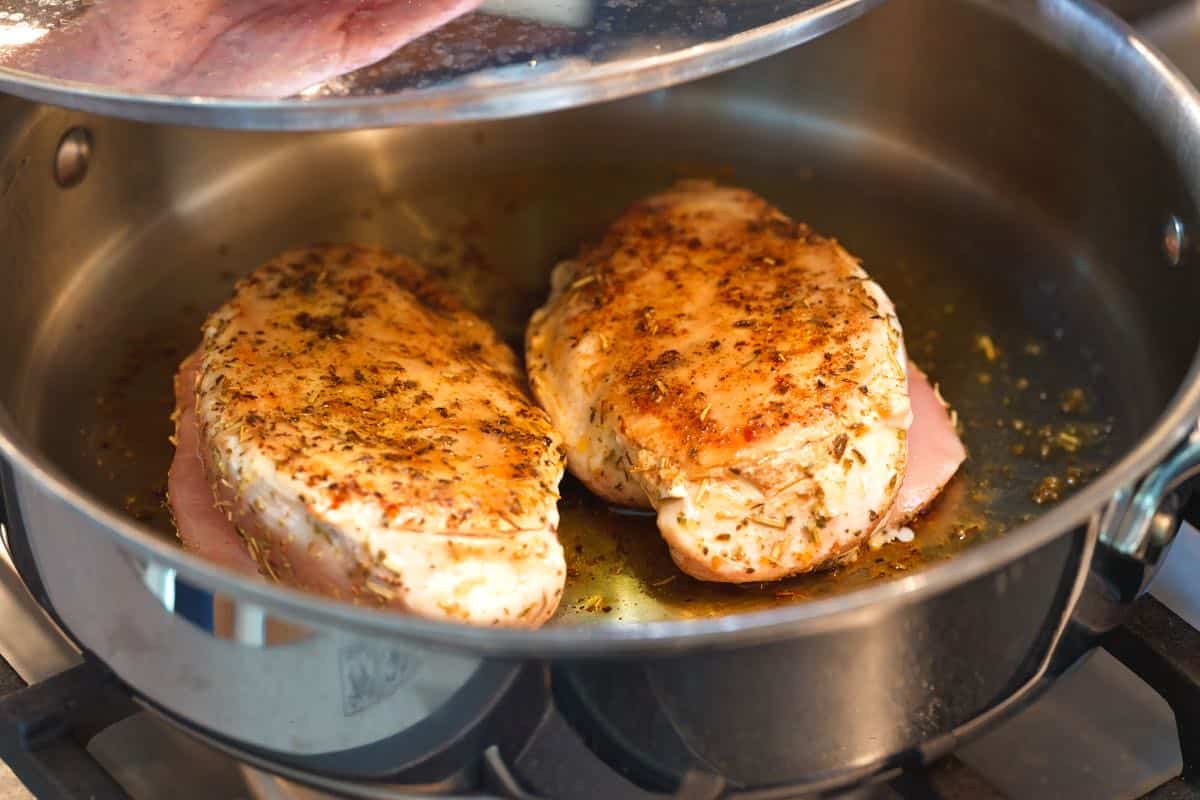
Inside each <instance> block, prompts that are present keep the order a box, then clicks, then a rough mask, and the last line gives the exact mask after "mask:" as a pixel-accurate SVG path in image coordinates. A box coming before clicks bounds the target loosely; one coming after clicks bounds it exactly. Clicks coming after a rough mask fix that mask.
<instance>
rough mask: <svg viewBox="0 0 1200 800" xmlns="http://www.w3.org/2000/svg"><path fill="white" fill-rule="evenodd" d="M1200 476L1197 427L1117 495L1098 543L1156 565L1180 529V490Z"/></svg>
mask: <svg viewBox="0 0 1200 800" xmlns="http://www.w3.org/2000/svg"><path fill="white" fill-rule="evenodd" d="M1196 475H1200V424H1198V425H1197V426H1196V427H1194V428H1193V429H1192V432H1191V434H1190V435H1189V436H1188V437H1187V439H1185V440H1184V441H1183V443H1182V444H1180V445H1179V446H1178V447H1176V448H1175V450H1174V451H1173V452H1172V453H1171V454H1170V455H1169V456H1168V457H1167V459H1166V460H1165V461H1163V463H1162V464H1160V465H1159V466H1158V467H1156V468H1155V469H1154V470H1153V471H1151V472H1150V474H1149V475H1147V476H1146V477H1145V479H1143V480H1142V482H1141V484H1139V485H1138V486H1137V487H1136V490H1134V489H1130V488H1126V489H1122V490H1121V491H1120V492H1118V493H1117V496H1116V497H1114V498H1113V501H1112V503H1110V505H1109V507H1108V508H1107V509H1106V510H1105V512H1104V515H1103V517H1102V518H1101V521H1100V532H1099V540H1100V543H1101V544H1102V545H1104V546H1106V547H1107V548H1109V549H1110V550H1111V551H1113V552H1114V553H1116V554H1118V555H1120V556H1124V557H1126V558H1130V559H1134V560H1136V561H1138V562H1141V563H1145V564H1156V563H1157V562H1158V561H1159V559H1160V558H1161V557H1162V555H1163V553H1164V551H1165V550H1166V549H1167V547H1168V546H1169V545H1170V544H1171V541H1172V540H1173V539H1174V538H1175V534H1176V532H1177V531H1178V530H1179V522H1180V509H1181V508H1182V506H1183V502H1182V498H1181V497H1180V493H1179V491H1178V490H1179V488H1180V487H1181V486H1183V484H1185V483H1186V482H1187V481H1189V480H1190V479H1192V478H1194V477H1195V476H1196Z"/></svg>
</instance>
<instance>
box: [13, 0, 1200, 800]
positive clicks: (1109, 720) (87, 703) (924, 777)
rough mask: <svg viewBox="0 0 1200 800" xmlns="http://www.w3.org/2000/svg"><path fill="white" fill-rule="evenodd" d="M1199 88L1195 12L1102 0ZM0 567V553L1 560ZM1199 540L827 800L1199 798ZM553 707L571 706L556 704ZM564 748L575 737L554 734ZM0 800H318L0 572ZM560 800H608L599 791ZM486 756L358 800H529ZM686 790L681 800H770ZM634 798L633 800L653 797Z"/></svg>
mask: <svg viewBox="0 0 1200 800" xmlns="http://www.w3.org/2000/svg"><path fill="white" fill-rule="evenodd" d="M1110 5H1112V6H1113V7H1114V10H1116V11H1117V12H1118V13H1121V14H1122V15H1123V16H1125V17H1126V18H1129V19H1132V20H1134V21H1135V23H1136V24H1137V25H1138V26H1139V28H1140V29H1141V30H1142V32H1143V33H1144V34H1145V35H1146V36H1147V38H1149V39H1150V40H1151V41H1152V42H1153V43H1155V44H1156V45H1158V46H1159V47H1160V49H1162V50H1163V52H1164V53H1165V54H1166V55H1167V56H1168V58H1170V59H1172V60H1173V61H1174V62H1175V63H1176V64H1178V65H1179V66H1180V67H1181V69H1183V70H1184V71H1185V72H1187V73H1188V74H1189V75H1190V76H1191V77H1192V79H1193V80H1195V81H1197V82H1198V83H1200V0H1194V1H1193V2H1191V3H1187V4H1179V5H1171V6H1170V7H1167V8H1166V9H1165V10H1163V9H1162V5H1161V3H1160V2H1158V1H1157V0H1114V2H1112V3H1110ZM2 555H3V552H2V549H0V556H2ZM1198 574H1200V532H1198V531H1196V530H1195V529H1193V528H1190V527H1189V526H1185V527H1184V529H1183V530H1182V531H1181V533H1180V536H1179V538H1178V540H1177V541H1176V543H1175V545H1174V546H1173V548H1172V551H1171V553H1170V556H1169V558H1168V559H1167V562H1166V565H1165V566H1164V568H1163V570H1162V572H1161V573H1160V575H1159V576H1158V577H1157V579H1156V581H1155V583H1154V584H1153V585H1152V587H1151V590H1150V595H1149V596H1147V597H1145V598H1143V599H1142V600H1141V601H1140V602H1139V604H1138V605H1137V607H1136V608H1135V611H1134V613H1133V615H1132V617H1131V618H1130V619H1129V621H1128V622H1127V624H1126V625H1125V626H1124V627H1122V628H1121V629H1119V630H1117V631H1116V632H1114V633H1113V634H1112V635H1110V637H1109V638H1108V639H1107V640H1106V642H1105V645H1104V648H1103V649H1101V650H1098V651H1096V652H1095V653H1094V654H1093V655H1092V656H1091V657H1090V658H1088V659H1087V660H1085V661H1084V662H1083V663H1082V664H1080V665H1079V666H1078V667H1076V668H1075V669H1074V670H1073V671H1071V672H1070V673H1068V674H1067V675H1066V676H1064V677H1063V678H1062V679H1060V680H1059V681H1058V682H1057V683H1055V684H1054V686H1053V687H1052V688H1051V689H1050V690H1048V691H1047V692H1046V693H1045V694H1043V695H1042V696H1041V697H1040V698H1038V699H1037V700H1036V701H1035V702H1034V703H1032V704H1031V705H1029V706H1028V707H1026V708H1025V709H1023V710H1022V711H1020V712H1019V713H1017V714H1016V715H1015V716H1013V717H1011V718H1010V719H1008V720H1006V721H1005V722H1003V723H1002V724H1000V725H999V726H997V727H996V728H994V729H993V730H991V731H990V732H988V733H987V734H986V735H985V736H983V737H981V738H979V739H977V740H974V741H971V742H970V743H968V744H966V745H964V746H963V747H961V748H959V749H958V750H957V751H956V752H955V753H954V754H953V755H952V756H950V757H947V758H945V759H943V760H942V761H940V762H937V763H935V764H933V765H931V766H928V767H924V768H921V769H919V770H915V771H905V772H898V773H895V774H890V775H887V776H885V780H884V781H883V782H881V783H878V784H875V785H871V786H867V787H861V788H858V789H854V790H852V791H850V792H848V793H843V794H841V795H837V796H839V797H846V798H853V799H854V800H877V799H878V800H909V799H915V798H921V799H922V800H939V799H941V800H992V799H993V798H995V799H996V800H999V799H1000V798H1012V799H1013V800H1017V799H1020V800H1052V799H1056V798H1089V800H1092V799H1094V800H1134V799H1135V798H1152V799H1153V800H1185V799H1186V800H1200V580H1197V579H1196V575H1198ZM559 699H560V701H563V702H569V699H566V700H564V699H563V698H559ZM561 733H562V735H564V736H566V735H574V734H573V733H569V732H567V731H562V732H561ZM0 756H2V757H3V758H4V760H5V761H6V762H7V767H6V766H5V765H3V764H0V800H18V798H20V799H21V800H24V798H28V797H31V796H35V797H44V798H48V799H49V800H83V799H84V798H95V799H96V800H109V799H110V798H111V799H112V800H117V799H118V798H131V799H132V800H152V799H156V798H162V797H170V798H172V800H191V799H192V798H197V799H199V798H205V800H209V799H211V798H228V799H229V800H242V799H244V800H292V799H295V800H323V799H324V798H333V797H338V796H340V795H339V794H338V793H337V789H336V787H335V786H334V785H333V784H330V785H327V786H325V787H323V788H312V787H310V786H305V785H301V784H300V783H297V782H293V781H291V780H288V779H286V778H284V777H279V776H277V775H274V774H271V773H268V772H267V771H264V770H262V769H259V768H258V767H256V766H255V765H253V764H250V763H246V762H245V761H244V760H239V759H237V758H234V757H232V756H231V755H229V754H228V753H226V752H224V751H223V750H221V749H220V744H219V743H216V742H202V741H199V740H197V739H195V738H193V737H192V736H190V735H188V734H185V733H183V732H182V731H180V730H179V729H177V728H176V727H175V726H174V724H173V723H172V722H170V721H169V720H168V719H167V718H166V717H165V716H163V715H161V714H159V713H158V712H156V711H155V710H153V709H148V708H145V707H143V706H141V705H138V704H137V703H136V702H135V701H134V700H133V699H131V698H130V697H129V696H128V694H126V693H125V692H124V691H123V690H121V688H120V687H119V686H117V685H116V683H115V682H113V681H112V680H111V679H110V677H109V676H108V675H107V673H106V672H105V671H104V670H103V669H102V668H100V667H99V666H98V665H95V664H92V663H88V662H86V661H84V660H83V659H81V657H80V655H79V654H78V653H77V652H76V651H75V650H74V649H73V648H72V647H71V646H70V645H69V644H68V643H67V642H66V640H65V638H64V637H62V635H61V634H60V633H58V632H57V630H56V629H55V627H54V624H53V623H52V622H51V621H50V620H49V619H48V618H47V617H46V615H45V614H44V613H43V612H42V611H41V610H40V608H39V607H38V606H37V604H36V603H35V602H34V601H33V599H32V598H31V597H30V596H29V594H28V593H27V592H26V590H25V588H24V587H23V586H22V585H21V583H20V581H19V579H18V578H17V576H16V574H15V571H14V570H13V568H12V565H11V563H8V562H7V560H5V559H2V558H0ZM542 766H543V768H545V769H557V770H560V771H574V770H578V771H579V773H580V774H579V775H578V776H577V781H578V784H579V785H580V786H588V787H589V788H588V789H586V790H581V791H582V792H583V794H581V795H579V796H578V797H577V798H575V797H573V798H572V800H622V798H618V797H615V796H613V795H612V794H611V793H609V792H608V791H607V790H606V788H605V786H604V784H601V783H596V784H592V785H590V784H589V782H588V780H587V778H588V776H587V774H586V770H587V769H588V768H589V767H588V765H581V764H573V763H570V761H569V760H564V761H563V762H562V763H555V764H544V765H542ZM522 786H523V784H522V782H521V781H518V780H516V779H514V778H513V775H512V773H511V771H510V769H509V767H508V766H507V765H506V763H505V759H504V758H503V757H502V756H501V755H500V754H499V751H498V750H497V749H496V748H491V749H490V750H488V751H487V752H485V753H484V757H483V758H482V759H470V760H469V763H468V762H467V761H466V760H465V761H464V768H463V770H462V771H461V772H460V773H458V774H456V776H455V777H454V778H453V779H452V780H450V781H449V782H443V783H441V784H438V785H436V786H428V785H426V786H387V787H384V786H375V787H373V788H372V789H371V790H370V791H369V792H367V790H363V789H361V787H360V788H358V789H356V791H358V792H360V793H364V792H365V793H364V794H363V796H369V797H380V798H384V797H386V798H408V797H412V798H417V797H422V796H428V795H430V794H432V793H436V794H438V795H439V796H453V797H463V798H480V799H482V798H519V799H520V800H529V799H531V798H533V795H530V794H527V793H526V790H525V789H523V788H522ZM722 792H723V790H722V787H716V786H713V785H711V784H705V783H704V782H702V781H701V782H697V783H695V784H689V783H688V782H686V781H685V784H684V786H682V787H681V788H680V789H679V790H678V791H677V792H676V794H675V795H674V796H675V797H679V798H683V800H716V798H717V797H726V798H740V799H741V800H775V799H776V798H778V799H779V800H782V798H785V797H790V796H792V795H788V794H786V793H781V792H779V791H772V792H770V793H769V794H763V793H741V794H739V793H737V792H733V793H729V792H724V793H722ZM584 795H587V796H584ZM667 796H668V795H652V794H649V793H640V794H639V795H638V797H639V798H646V799H648V798H653V797H663V798H665V797H667Z"/></svg>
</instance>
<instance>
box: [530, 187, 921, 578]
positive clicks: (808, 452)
mask: <svg viewBox="0 0 1200 800" xmlns="http://www.w3.org/2000/svg"><path fill="white" fill-rule="evenodd" d="M526 344H527V362H528V368H529V372H530V381H531V384H532V386H533V390H534V393H535V395H536V397H537V399H538V400H539V402H540V403H541V404H542V405H543V407H544V408H545V409H546V410H547V411H548V412H549V414H550V418H551V419H552V420H553V422H554V425H555V427H556V428H557V429H558V430H559V432H560V433H561V434H562V436H563V439H564V444H565V446H566V449H567V454H568V463H569V466H570V468H571V470H572V472H573V473H574V474H575V475H577V476H578V477H579V478H580V479H581V480H583V481H584V482H585V483H586V484H587V485H588V486H589V487H590V488H591V489H592V490H593V491H594V492H596V493H598V494H600V495H602V496H604V497H606V498H608V499H609V500H611V501H613V502H615V503H619V504H624V505H632V506H647V507H653V508H654V509H656V510H657V515H658V525H659V529H660V531H661V532H662V535H663V537H664V538H665V539H666V541H667V544H668V545H669V547H670V550H671V554H672V557H673V558H674V559H675V561H676V562H677V563H678V564H679V566H680V567H681V568H682V569H683V570H684V571H685V572H687V573H689V574H691V575H693V576H695V577H698V578H701V579H706V580H718V581H730V582H742V581H762V580H771V579H776V578H782V577H784V576H787V575H792V574H796V573H801V572H806V571H809V570H813V569H816V568H818V567H820V566H822V565H825V564H829V563H830V562H832V561H833V560H836V559H838V558H840V557H843V556H846V555H847V554H850V553H852V552H854V551H855V550H856V549H857V548H858V547H859V545H861V544H862V543H863V542H864V541H866V540H867V538H868V537H870V536H871V534H872V533H874V532H875V531H876V530H877V529H879V528H880V527H881V526H883V525H884V524H885V522H886V521H887V518H888V516H889V512H890V511H891V509H892V506H893V502H894V501H895V499H896V497H897V492H898V490H899V488H900V484H901V481H902V480H903V478H904V476H905V467H906V462H907V458H908V447H907V433H908V428H909V425H910V423H911V418H912V414H911V411H910V404H909V394H908V382H907V379H906V374H905V368H906V357H905V351H904V344H903V339H902V335H901V329H900V325H899V322H898V320H897V319H896V315H895V311H894V309H893V306H892V303H891V302H890V300H889V299H888V298H887V296H886V295H885V294H884V292H883V291H882V289H880V288H879V286H877V285H876V284H875V283H874V282H872V281H871V280H870V278H869V277H868V275H867V274H866V272H864V271H863V269H862V268H861V267H860V266H859V264H858V262H857V261H856V260H855V259H854V258H853V257H851V256H850V255H849V254H848V253H847V252H846V251H845V250H843V249H842V248H841V247H840V246H839V245H838V244H837V243H836V242H835V241H833V240H830V239H826V238H822V237H821V236H818V235H817V234H815V233H813V232H812V231H810V230H809V229H808V228H807V227H806V226H804V225H802V224H799V223H797V222H794V221H793V220H791V219H789V218H788V217H787V216H785V215H784V214H783V213H781V212H780V211H778V210H777V209H775V208H773V207H772V206H771V205H770V204H768V203H767V202H766V201H765V200H763V199H762V198H760V197H758V196H756V195H754V194H753V193H751V192H748V191H745V190H742V189H735V188H725V187H719V186H715V185H713V184H710V183H706V182H685V183H682V184H679V185H677V186H675V187H673V188H672V189H670V190H669V191H666V192H664V193H661V194H659V195H656V196H653V197H650V198H648V199H646V200H644V201H642V202H639V203H636V204H635V205H634V206H632V207H631V208H630V209H629V210H628V211H627V212H626V213H625V214H624V215H623V216H621V217H620V219H618V220H617V221H616V223H615V224H614V225H613V226H612V227H611V229H610V230H609V231H608V233H607V234H606V235H605V236H604V237H603V239H602V240H601V241H600V242H599V243H598V244H596V245H594V246H589V247H585V248H584V249H583V250H582V252H581V253H580V254H579V256H578V257H577V258H575V259H573V260H571V261H568V262H565V263H563V264H561V265H559V266H558V268H557V269H556V270H555V273H554V276H553V287H552V293H551V296H550V299H549V300H548V302H547V303H546V305H545V306H544V307H543V308H542V309H541V310H540V311H538V312H537V313H536V314H535V315H534V318H533V320H532V321H531V323H530V326H529V329H528V334H527V342H526Z"/></svg>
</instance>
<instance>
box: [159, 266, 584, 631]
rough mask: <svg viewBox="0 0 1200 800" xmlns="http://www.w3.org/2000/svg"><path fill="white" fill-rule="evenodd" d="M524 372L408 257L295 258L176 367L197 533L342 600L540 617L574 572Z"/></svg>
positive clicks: (512, 619)
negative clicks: (561, 537)
mask: <svg viewBox="0 0 1200 800" xmlns="http://www.w3.org/2000/svg"><path fill="white" fill-rule="evenodd" d="M193 375H194V377H191V376H193ZM522 385H523V384H522V379H521V376H520V373H519V370H518V367H517V363H516V359H515V357H514V355H513V353H512V351H511V350H510V349H509V348H508V347H507V346H505V345H504V344H503V343H502V342H501V341H500V340H499V339H498V338H497V336H496V335H495V333H494V332H493V331H492V329H491V328H490V327H489V326H488V325H487V323H485V322H484V321H483V320H481V319H479V318H478V317H477V316H475V315H474V314H473V313H471V312H469V311H467V310H466V309H464V308H463V307H462V306H461V305H460V303H459V302H458V301H457V300H456V298H455V297H454V296H453V295H451V294H449V293H448V292H447V291H446V290H444V289H443V288H442V287H440V286H438V285H437V284H435V283H434V282H433V281H432V280H431V279H430V278H429V277H428V275H427V274H426V272H425V271H424V270H423V269H422V268H421V267H420V266H419V265H417V264H415V263H414V262H412V261H410V260H407V259H405V258H401V257H399V256H395V255H392V254H389V253H385V252H381V251H376V250H366V249H362V248H357V247H342V246H323V247H314V248H311V249H305V250H298V251H293V252H289V253H285V254H283V255H281V256H279V257H278V258H276V259H274V260H272V261H271V262H269V263H267V264H266V265H265V266H263V267H262V268H260V269H259V270H257V271H256V272H255V273H253V274H252V275H251V276H250V277H248V278H247V279H245V280H243V281H241V282H240V283H239V284H238V286H237V289H236V291H235V293H234V296H233V298H232V299H231V300H230V302H229V303H227V304H226V305H225V306H224V307H222V308H221V309H220V310H218V311H217V312H216V313H214V314H213V315H212V316H211V317H210V319H209V321H208V323H207V324H206V326H205V329H204V340H203V344H202V346H201V349H200V351H199V353H198V356H197V357H195V358H193V359H191V360H189V362H188V363H185V366H184V370H183V371H182V377H181V380H180V382H179V387H180V389H179V391H180V392H181V397H180V401H179V410H180V412H181V413H180V415H179V421H178V426H179V431H178V434H177V438H178V441H179V443H180V448H179V450H178V452H177V454H176V460H175V464H174V465H173V467H172V475H171V504H172V507H173V509H174V510H175V516H176V520H177V523H178V525H179V529H180V534H181V537H182V539H183V540H184V543H185V546H189V547H191V548H192V549H195V550H199V551H202V552H208V553H217V554H220V553H225V555H226V556H227V557H228V558H233V559H237V558H241V559H243V560H245V556H244V555H243V554H248V555H249V556H250V558H252V559H253V562H254V565H255V566H256V567H257V569H258V571H259V572H261V573H262V574H264V575H266V576H268V577H270V578H273V579H277V580H279V581H280V582H283V583H287V584H291V585H295V586H299V587H301V588H307V589H310V590H313V591H317V592H321V593H324V594H327V595H331V596H334V597H337V598H341V599H346V600H351V601H355V602H360V603H367V604H375V605H381V606H386V607H391V608H396V609H399V610H405V611H411V612H414V613H416V614H420V615H422V616H426V617H432V618H444V619H454V620H462V621H466V622H470V623H474V624H481V625H524V626H530V625H537V624H540V623H542V622H544V621H545V620H546V619H548V618H549V617H550V615H551V614H552V613H553V612H554V609H555V607H556V605H557V603H558V600H559V597H560V595H561V593H562V589H563V583H564V580H565V566H564V561H563V554H562V548H561V546H560V545H559V543H558V541H557V538H556V534H555V531H556V528H557V524H558V512H557V508H556V502H557V499H558V482H559V479H560V478H561V475H562V469H563V466H562V457H561V454H560V451H559V440H558V437H557V435H556V434H555V433H554V432H553V430H552V429H551V427H550V423H549V420H548V419H547V417H546V415H545V413H544V412H543V411H542V410H541V409H539V408H537V407H536V406H534V405H533V404H532V403H531V402H530V400H529V399H528V398H527V396H526V395H525V393H524V391H523V388H522ZM189 393H194V394H191V395H189ZM192 400H194V404H195V408H194V411H193V410H192V408H191V401H192ZM189 425H192V426H195V427H194V432H193V430H192V429H190V428H188V426H189ZM189 448H194V449H192V450H191V452H188V449H189ZM214 496H215V502H214ZM206 498H207V499H206ZM214 504H215V505H216V507H217V508H218V509H219V510H221V511H222V512H224V514H223V515H213V514H211V513H207V514H206V513H205V512H206V511H207V512H211V510H212V507H213V505H214ZM232 531H236V533H237V535H239V536H240V538H241V543H240V545H239V544H238V543H237V542H236V541H235V542H234V546H232V547H224V548H222V546H220V545H219V544H218V542H219V541H221V540H220V537H222V536H223V537H226V539H227V540H228V539H230V538H231V537H232V535H233V533H232ZM233 566H237V565H236V564H234V565H233Z"/></svg>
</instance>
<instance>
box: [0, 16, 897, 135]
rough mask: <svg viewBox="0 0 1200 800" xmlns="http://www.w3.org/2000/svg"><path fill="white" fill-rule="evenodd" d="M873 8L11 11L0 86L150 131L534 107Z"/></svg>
mask: <svg viewBox="0 0 1200 800" xmlns="http://www.w3.org/2000/svg"><path fill="white" fill-rule="evenodd" d="M876 2H879V0H0V91H6V92H9V93H12V94H16V95H20V96H23V97H27V98H30V99H33V100H37V101H41V102H48V103H53V104H56V105H61V106H66V107H69V108H77V109H80V110H85V111H92V112H98V113H104V114H111V115H114V116H120V117H128V118H132V119H140V120H146V121H154V122H167V123H181V124H192V125H205V126H211V127H222V128H247V129H333V128H361V127H370V126H378V125H394V124H411V123H434V122H448V121H455V120H466V119H488V118H499V117H512V116H518V115H522V114H532V113H539V112H543V111H550V110H553V109H558V108H566V107H569V106H575V105H581V104H584V103H591V102H596V101H600V100H607V99H613V98H617V97H623V96H626V95H631V94H636V93H640V92H646V91H649V90H652V89H658V88H662V87H664V86H669V85H672V84H676V83H681V82H683V81H687V80H692V79H694V78H698V77H701V76H704V75H708V74H711V73H714V72H718V71H721V70H725V69H729V68H732V67H736V66H738V65H740V64H743V63H746V62H749V61H752V60H755V59H758V58H762V57H764V56H768V55H771V54H772V53H775V52H778V51H780V50H782V49H784V48H787V47H790V46H793V45H796V44H799V43H801V42H804V41H807V40H809V39H812V38H814V37H816V36H819V35H820V34H822V33H825V32H827V31H829V30H832V29H833V28H836V27H838V26H839V25H841V24H843V23H845V22H847V21H849V20H851V19H853V18H854V17H856V16H858V15H859V14H860V13H862V11H863V10H864V9H865V8H867V7H869V6H871V5H874V4H875V3H876Z"/></svg>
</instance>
